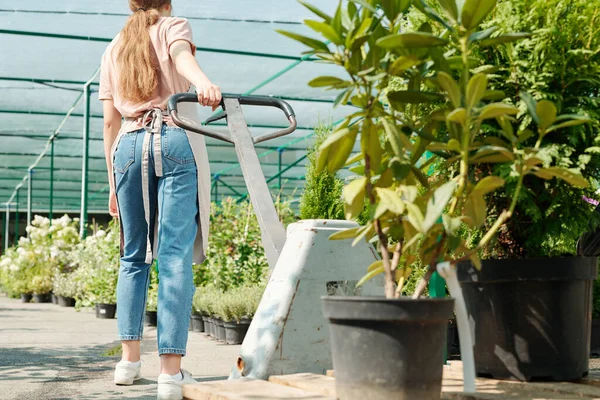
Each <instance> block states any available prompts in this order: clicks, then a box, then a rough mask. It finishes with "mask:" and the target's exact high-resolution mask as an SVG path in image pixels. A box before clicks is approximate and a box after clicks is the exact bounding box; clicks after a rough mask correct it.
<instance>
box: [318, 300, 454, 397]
mask: <svg viewBox="0 0 600 400" xmlns="http://www.w3.org/2000/svg"><path fill="white" fill-rule="evenodd" d="M322 300H323V314H324V316H325V318H326V319H327V320H328V321H329V331H330V335H331V353H332V360H333V369H334V371H335V378H336V392H337V396H338V399H340V400H365V399H369V400H388V399H398V400H412V399H428V400H431V399H439V398H440V397H441V390H442V369H443V363H444V350H445V344H446V334H447V330H448V320H449V319H450V318H452V312H453V307H454V300H453V299H450V298H444V299H418V300H412V299H397V300H395V299H392V300H388V299H385V298H383V297H358V296H357V297H342V296H340V297H338V296H328V297H323V298H322Z"/></svg>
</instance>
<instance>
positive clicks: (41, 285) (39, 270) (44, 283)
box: [30, 265, 52, 303]
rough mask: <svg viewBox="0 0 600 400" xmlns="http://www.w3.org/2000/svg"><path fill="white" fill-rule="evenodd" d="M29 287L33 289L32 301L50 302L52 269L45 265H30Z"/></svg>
mask: <svg viewBox="0 0 600 400" xmlns="http://www.w3.org/2000/svg"><path fill="white" fill-rule="evenodd" d="M31 273H32V278H31V283H30V289H31V290H32V291H33V302H34V303H50V302H51V301H52V299H51V297H50V292H51V291H52V271H51V270H50V268H48V267H45V266H37V265H36V266H34V267H32V271H31Z"/></svg>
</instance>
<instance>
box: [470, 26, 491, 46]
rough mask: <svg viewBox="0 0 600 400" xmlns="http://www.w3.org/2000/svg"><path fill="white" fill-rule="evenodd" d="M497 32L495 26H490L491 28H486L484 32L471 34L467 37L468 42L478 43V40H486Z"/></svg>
mask: <svg viewBox="0 0 600 400" xmlns="http://www.w3.org/2000/svg"><path fill="white" fill-rule="evenodd" d="M497 30H498V27H497V26H492V27H491V28H487V29H486V30H483V31H479V32H473V33H472V34H471V35H470V36H469V42H478V41H480V40H484V39H487V38H489V37H490V36H491V35H492V33H494V32H496V31H497Z"/></svg>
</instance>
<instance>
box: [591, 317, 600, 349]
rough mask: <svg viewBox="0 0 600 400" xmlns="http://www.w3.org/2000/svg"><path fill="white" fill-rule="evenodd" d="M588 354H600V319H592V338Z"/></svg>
mask: <svg viewBox="0 0 600 400" xmlns="http://www.w3.org/2000/svg"><path fill="white" fill-rule="evenodd" d="M590 354H591V355H593V356H595V357H599V356H600V319H594V320H592V339H591V344H590Z"/></svg>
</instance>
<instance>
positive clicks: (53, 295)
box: [50, 293, 58, 304]
mask: <svg viewBox="0 0 600 400" xmlns="http://www.w3.org/2000/svg"><path fill="white" fill-rule="evenodd" d="M50 297H51V299H52V304H58V296H57V295H55V294H54V293H50Z"/></svg>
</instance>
